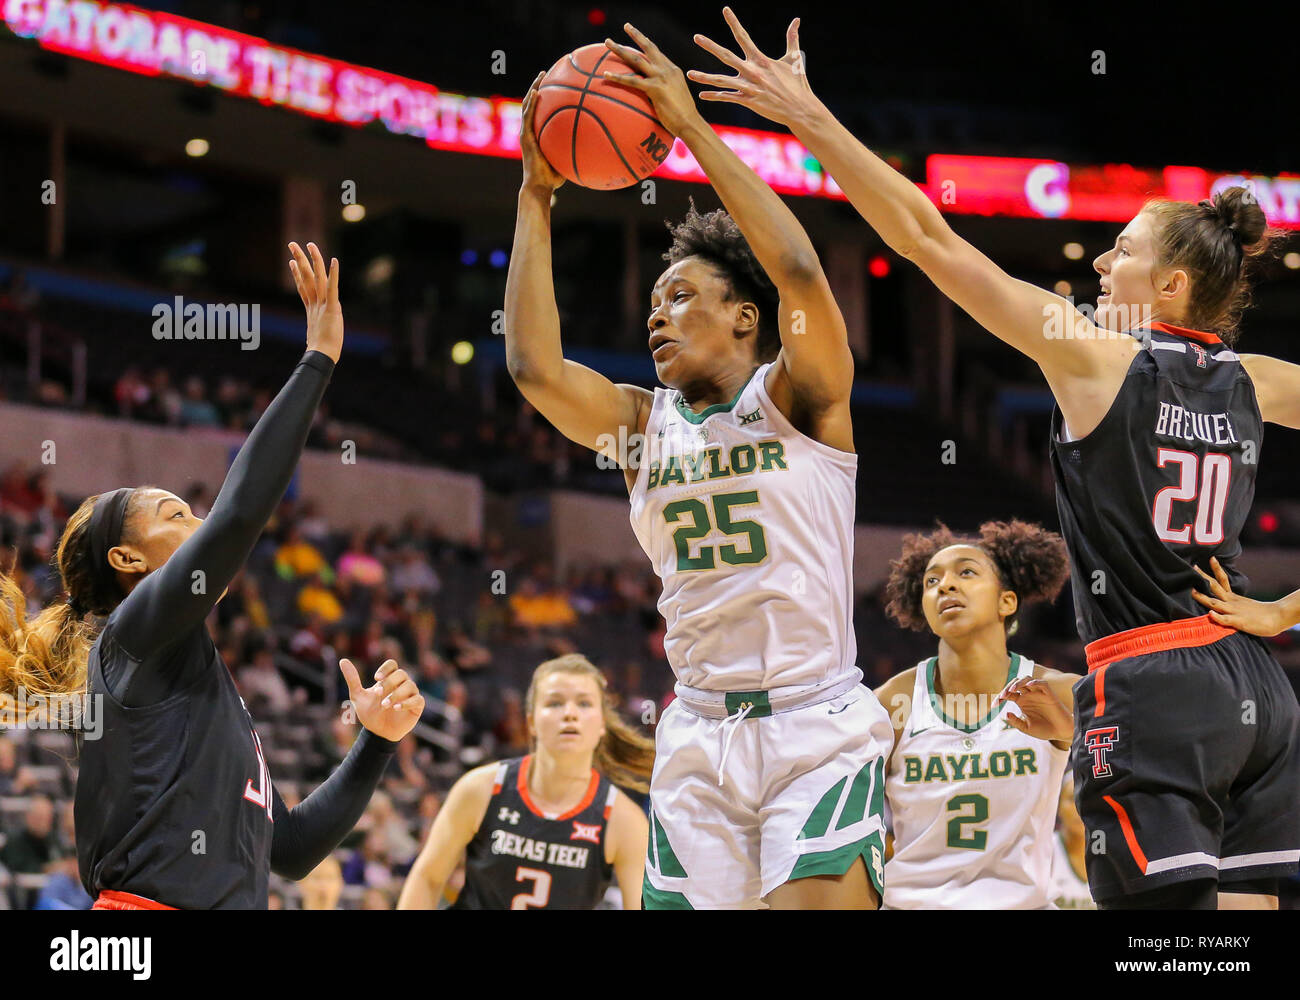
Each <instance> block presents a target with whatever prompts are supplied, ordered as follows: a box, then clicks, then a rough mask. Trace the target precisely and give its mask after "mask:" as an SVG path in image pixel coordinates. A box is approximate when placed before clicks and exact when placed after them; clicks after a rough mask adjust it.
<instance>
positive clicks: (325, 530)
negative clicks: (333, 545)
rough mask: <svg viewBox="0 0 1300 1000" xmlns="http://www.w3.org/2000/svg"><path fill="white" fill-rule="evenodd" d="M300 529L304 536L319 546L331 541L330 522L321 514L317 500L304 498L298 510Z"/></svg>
mask: <svg viewBox="0 0 1300 1000" xmlns="http://www.w3.org/2000/svg"><path fill="white" fill-rule="evenodd" d="M298 530H299V531H301V532H302V537H303V538H305V539H307V541H309V542H311V543H312V544H313V545H315V546H317V547H318V548H320V547H323V546H324V545H325V544H326V543H328V542H329V538H330V526H329V522H328V521H327V520H325V518H323V517H322V516H321V513H320V508H319V507H318V506H317V505H316V501H315V500H304V501H303V502H302V507H301V509H300V510H299V512H298Z"/></svg>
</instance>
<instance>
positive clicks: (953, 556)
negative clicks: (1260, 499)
mask: <svg viewBox="0 0 1300 1000" xmlns="http://www.w3.org/2000/svg"><path fill="white" fill-rule="evenodd" d="M891 569H892V572H891V575H890V579H889V584H888V595H889V613H890V614H891V615H892V616H893V617H894V618H895V620H897V621H898V622H899V623H900V624H902V625H904V626H907V627H910V628H920V629H924V628H928V629H929V630H930V631H931V632H933V633H934V634H935V635H936V636H938V638H939V650H938V654H937V655H936V656H934V657H931V658H930V659H928V660H925V661H922V662H921V663H919V664H918V665H917V666H915V667H913V668H911V669H910V670H905V671H903V672H902V673H900V674H898V675H897V676H896V677H893V678H891V679H890V680H889V681H887V682H886V683H885V684H884V685H882V686H881V687H880V688H879V689H877V692H876V693H877V695H878V696H879V698H880V701H881V702H882V703H883V704H884V705H885V707H886V708H887V709H888V710H889V712H890V720H891V722H892V723H893V728H894V747H893V752H892V754H891V756H890V759H889V768H888V777H887V780H886V783H885V789H886V794H887V796H888V800H889V808H890V811H891V813H892V816H893V836H894V843H893V854H892V856H891V857H890V859H889V861H888V863H887V864H886V865H885V899H884V905H885V907H886V908H887V909H1043V908H1051V907H1052V905H1053V904H1052V900H1053V898H1054V895H1055V893H1054V891H1053V881H1052V860H1053V853H1054V848H1055V843H1054V836H1053V831H1054V827H1055V824H1056V813H1057V803H1058V798H1059V795H1060V790H1061V778H1062V775H1063V773H1064V771H1065V766H1066V763H1067V761H1068V758H1069V748H1070V740H1071V736H1072V725H1073V719H1072V717H1071V709H1072V704H1073V700H1072V694H1071V685H1072V682H1073V680H1074V678H1073V676H1072V675H1069V674H1063V673H1060V672H1058V671H1055V670H1050V669H1048V668H1045V667H1042V666H1039V665H1037V664H1035V663H1034V662H1033V661H1032V660H1030V659H1028V658H1026V657H1023V656H1021V655H1020V654H1018V653H1012V652H1009V651H1008V650H1007V635H1008V630H1009V629H1014V627H1015V621H1016V616H1017V614H1018V612H1019V610H1020V608H1021V607H1023V606H1024V605H1026V604H1028V603H1030V602H1032V601H1035V600H1042V599H1047V600H1051V599H1053V598H1055V597H1056V595H1057V594H1058V593H1059V592H1060V589H1061V587H1062V586H1063V584H1064V582H1065V579H1066V576H1067V573H1068V563H1067V558H1066V553H1065V545H1064V542H1063V541H1062V540H1061V538H1060V537H1059V536H1058V535H1055V534H1053V533H1051V532H1048V531H1044V530H1043V529H1042V528H1040V527H1038V526H1036V525H1029V524H1025V523H1023V522H1020V521H1011V522H1009V523H1008V522H990V523H987V524H985V525H983V526H982V527H981V529H980V537H979V539H978V540H976V539H963V538H958V537H956V536H954V535H952V533H951V532H949V531H948V530H947V529H946V528H942V529H940V530H939V531H936V532H933V533H931V534H929V535H909V536H907V538H906V539H904V544H903V554H902V557H901V558H900V559H898V560H895V561H894V562H893V564H892V566H891ZM1012 703H1014V704H1015V707H1012ZM1044 737H1046V738H1044Z"/></svg>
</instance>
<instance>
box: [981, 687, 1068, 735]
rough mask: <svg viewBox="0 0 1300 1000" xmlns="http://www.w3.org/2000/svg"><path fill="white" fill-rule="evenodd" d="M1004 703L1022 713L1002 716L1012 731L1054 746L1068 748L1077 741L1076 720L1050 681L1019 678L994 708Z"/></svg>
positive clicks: (1004, 689)
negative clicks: (1050, 741)
mask: <svg viewBox="0 0 1300 1000" xmlns="http://www.w3.org/2000/svg"><path fill="white" fill-rule="evenodd" d="M1004 701H1009V702H1011V703H1012V704H1014V705H1015V706H1016V708H1018V709H1020V711H1021V715H1016V714H1015V713H1013V712H1008V713H1007V714H1006V715H1004V716H1003V718H1005V719H1006V720H1007V725H1009V726H1011V727H1012V728H1013V729H1019V730H1020V731H1021V732H1022V733H1024V734H1026V735H1027V736H1033V737H1035V738H1036V739H1040V740H1052V741H1053V742H1055V743H1067V744H1068V743H1069V742H1070V741H1071V740H1073V739H1074V719H1073V718H1072V717H1071V715H1070V710H1069V709H1068V708H1066V707H1065V705H1064V704H1063V703H1062V701H1061V699H1060V698H1058V697H1056V693H1055V692H1054V691H1053V690H1052V689H1051V687H1050V686H1049V685H1048V683H1047V681H1044V680H1038V679H1036V678H1033V677H1017V678H1016V679H1015V680H1014V681H1012V682H1011V683H1010V684H1008V685H1007V686H1006V687H1005V688H1003V690H1002V693H1001V694H1000V695H998V697H997V700H996V701H995V702H994V703H993V704H994V705H1000V704H1002V702H1004ZM1022 716H1023V717H1022Z"/></svg>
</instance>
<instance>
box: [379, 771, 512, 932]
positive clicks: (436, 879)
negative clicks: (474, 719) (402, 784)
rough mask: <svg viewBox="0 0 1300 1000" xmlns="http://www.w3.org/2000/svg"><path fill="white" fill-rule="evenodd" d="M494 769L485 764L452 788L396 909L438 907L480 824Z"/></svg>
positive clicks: (485, 809) (429, 908) (487, 799)
mask: <svg viewBox="0 0 1300 1000" xmlns="http://www.w3.org/2000/svg"><path fill="white" fill-rule="evenodd" d="M496 770H497V765H496V764H484V765H483V766H482V767H476V768H475V769H474V770H472V771H470V772H469V773H468V774H466V775H464V776H463V777H461V779H460V780H459V781H457V782H456V784H454V785H452V786H451V791H450V792H449V793H448V794H447V801H446V802H444V803H443V806H442V808H441V809H440V810H439V811H438V815H437V817H436V818H435V819H434V821H433V826H432V827H431V828H430V830H429V839H428V840H426V841H425V842H424V847H423V848H421V850H420V854H419V856H418V857H417V858H416V859H415V864H413V865H412V866H411V871H410V874H408V875H407V876H406V884H405V885H403V886H402V894H401V895H400V896H399V897H398V899H397V908H398V909H399V910H436V909H437V908H438V900H440V899H441V898H442V891H443V889H444V888H445V887H446V885H447V880H448V879H450V878H451V874H452V872H454V871H455V870H456V865H457V863H458V862H459V861H460V858H461V855H462V854H464V853H465V848H466V847H467V846H468V845H469V842H470V841H471V840H473V839H474V834H475V833H477V832H478V828H479V826H480V825H482V823H483V816H484V814H485V813H486V812H487V807H488V803H489V802H490V801H491V800H492V780H493V778H494V776H495V775H496Z"/></svg>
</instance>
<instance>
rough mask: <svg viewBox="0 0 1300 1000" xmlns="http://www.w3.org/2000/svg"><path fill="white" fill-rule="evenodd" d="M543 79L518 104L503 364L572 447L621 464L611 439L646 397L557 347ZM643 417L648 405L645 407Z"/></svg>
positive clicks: (555, 181) (633, 420) (554, 183)
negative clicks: (518, 167) (539, 123)
mask: <svg viewBox="0 0 1300 1000" xmlns="http://www.w3.org/2000/svg"><path fill="white" fill-rule="evenodd" d="M541 79H542V77H541V74H539V75H538V77H537V79H536V80H534V81H533V85H532V87H531V88H529V91H528V95H527V96H526V97H525V98H524V107H523V118H522V120H521V123H520V129H519V145H520V147H521V149H522V151H523V161H524V183H523V185H522V186H521V187H520V189H519V213H518V216H517V218H516V221H515V240H514V245H513V247H512V248H511V251H510V270H509V272H508V273H507V274H506V322H505V333H506V366H507V368H508V369H509V371H510V377H511V378H512V379H514V383H515V385H517V386H518V387H519V391H520V392H522V393H523V395H524V398H525V399H527V400H528V402H530V403H532V404H533V406H535V407H537V411H538V412H539V413H541V414H542V416H544V417H545V418H546V419H547V420H549V421H550V422H551V423H552V424H553V425H554V426H555V428H556V429H557V430H558V431H559V432H560V433H561V434H563V435H564V436H565V437H567V438H568V439H569V440H571V441H575V442H577V443H578V444H581V445H585V446H586V447H588V448H591V449H592V450H593V451H602V452H603V453H605V454H607V455H608V456H609V457H610V458H613V459H615V460H618V459H619V458H620V456H619V454H618V453H617V450H616V448H615V446H613V445H610V444H608V442H609V441H610V440H613V441H615V442H617V441H618V439H619V433H618V431H619V428H620V427H626V428H627V429H626V431H625V432H624V439H626V438H627V437H630V436H631V435H632V434H633V433H634V432H636V431H638V430H639V429H640V428H639V423H638V420H639V418H640V416H641V407H642V404H643V403H644V402H645V401H646V400H648V399H649V398H650V393H649V392H648V391H647V390H645V389H642V388H640V387H639V386H634V385H615V384H614V383H613V382H611V381H610V380H609V379H607V378H606V377H605V376H604V375H601V374H600V373H599V372H595V371H592V370H591V369H590V368H587V367H586V366H585V365H580V364H578V363H576V362H574V361H567V360H565V357H564V351H563V348H562V347H561V345H560V311H559V309H558V308H557V306H556V304H555V283H554V278H553V276H552V273H551V195H552V193H553V192H554V191H555V189H556V188H558V187H559V186H560V185H561V184H563V183H564V178H562V177H561V176H560V175H559V174H558V173H557V172H556V171H555V169H554V168H553V167H552V166H551V165H550V164H549V163H547V162H546V158H545V157H544V156H543V155H542V151H541V150H540V149H539V148H538V146H537V138H536V135H535V134H534V132H533V124H532V122H533V112H534V110H535V106H536V101H537V86H538V84H539V83H540V82H541ZM647 412H648V407H647Z"/></svg>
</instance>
